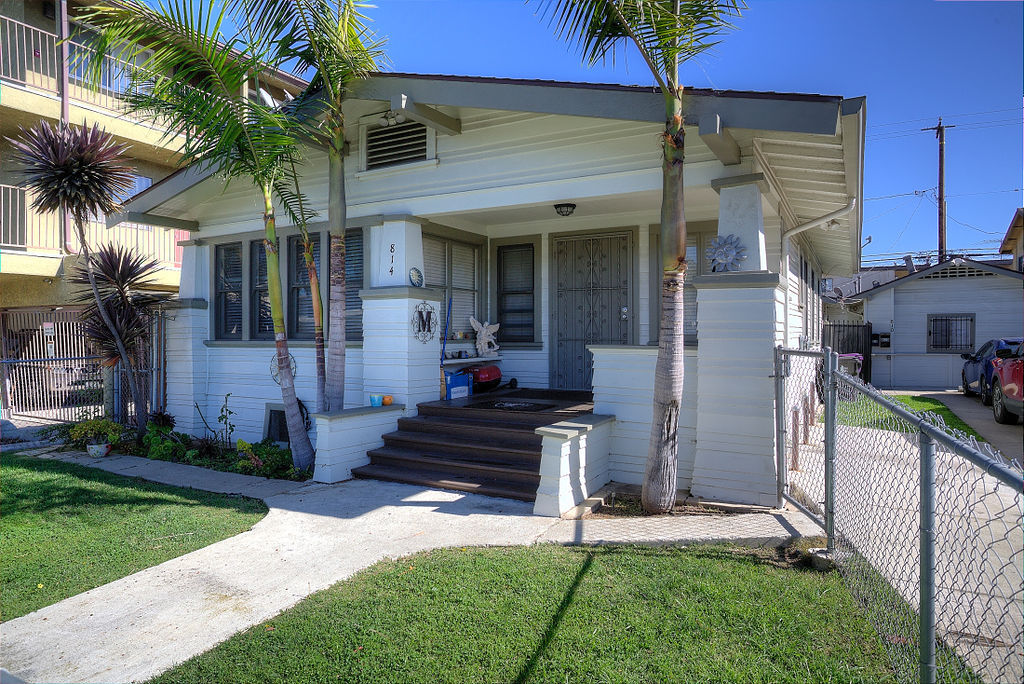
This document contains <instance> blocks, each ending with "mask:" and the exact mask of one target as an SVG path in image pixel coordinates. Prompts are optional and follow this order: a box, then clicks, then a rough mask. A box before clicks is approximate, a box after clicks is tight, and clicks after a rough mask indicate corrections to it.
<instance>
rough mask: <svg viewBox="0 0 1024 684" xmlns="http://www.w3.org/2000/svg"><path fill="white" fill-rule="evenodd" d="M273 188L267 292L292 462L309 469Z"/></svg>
mask: <svg viewBox="0 0 1024 684" xmlns="http://www.w3.org/2000/svg"><path fill="white" fill-rule="evenodd" d="M272 191H273V188H272V186H271V185H269V184H267V185H264V186H263V206H264V213H263V228H264V239H263V248H264V250H265V251H266V253H267V294H268V295H269V297H270V316H271V318H272V319H273V321H274V346H275V347H276V349H277V369H278V377H279V378H280V380H281V401H282V402H283V403H284V417H285V422H286V423H287V425H288V443H289V446H290V447H291V450H292V463H293V464H294V465H295V468H296V470H309V469H310V468H312V467H313V461H314V455H313V444H312V443H311V442H310V441H309V434H308V433H307V432H306V426H305V424H304V421H303V420H302V413H301V412H300V411H299V400H298V398H297V397H296V396H295V376H293V375H292V364H291V355H290V354H289V353H288V336H287V334H285V327H284V306H283V296H282V294H281V263H280V261H279V259H278V253H277V225H276V220H275V217H274V203H273V195H272Z"/></svg>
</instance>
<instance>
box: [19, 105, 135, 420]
mask: <svg viewBox="0 0 1024 684" xmlns="http://www.w3.org/2000/svg"><path fill="white" fill-rule="evenodd" d="M10 142H11V143H12V144H13V145H14V154H13V159H14V161H15V162H16V163H19V164H20V165H21V166H22V169H21V173H22V174H24V176H25V180H24V181H23V183H22V185H23V186H25V187H26V188H28V189H30V190H32V192H33V197H34V198H33V200H32V208H33V209H35V210H37V211H41V212H45V213H51V212H55V211H62V212H64V213H65V214H66V215H67V216H70V217H71V220H72V222H73V223H74V225H75V231H76V232H77V233H78V241H79V244H80V245H81V249H82V260H83V261H84V270H85V273H84V279H85V283H87V284H88V285H89V287H90V289H91V290H92V299H93V301H94V303H95V306H96V311H95V313H96V315H97V318H98V319H99V325H94V326H93V327H94V328H96V329H97V330H96V332H97V334H104V333H105V335H104V336H105V338H106V339H107V341H108V342H109V343H110V346H111V347H113V350H114V351H116V354H117V356H118V357H120V359H122V360H123V362H124V363H125V365H126V366H127V367H128V371H129V372H128V387H129V390H130V391H131V394H132V402H133V403H134V404H135V423H136V428H137V429H138V432H139V434H140V435H141V434H142V433H143V432H144V431H145V429H146V422H147V417H148V415H149V414H148V411H147V407H146V397H145V395H144V394H143V392H142V388H141V386H140V384H139V380H138V376H137V374H136V372H135V364H134V359H135V357H134V356H132V355H130V354H129V353H128V347H127V345H126V341H125V339H124V338H123V336H122V335H121V330H120V329H119V327H118V325H117V324H116V321H115V320H114V318H112V317H111V312H110V311H109V310H108V308H107V307H105V306H104V305H103V301H104V298H103V296H102V294H101V292H100V287H99V284H98V283H97V276H96V268H95V261H94V259H93V255H92V252H91V250H90V247H89V240H88V238H87V236H86V233H85V224H86V223H87V222H88V221H89V217H91V216H102V215H104V214H108V213H111V212H115V211H117V210H118V209H119V207H120V202H119V201H118V198H119V197H123V196H124V195H126V194H127V193H128V192H129V191H130V190H131V188H132V187H133V184H134V180H135V173H134V170H133V169H132V167H131V166H128V165H127V164H126V163H125V160H124V153H125V152H126V151H127V149H128V145H126V144H124V143H119V142H117V141H116V140H115V139H114V137H113V136H112V135H110V134H109V133H107V132H106V131H104V130H102V129H101V128H100V127H99V125H97V124H94V125H93V127H92V128H89V127H88V126H85V125H83V126H82V127H76V126H72V125H70V124H68V123H67V122H65V121H61V122H60V123H58V124H57V125H56V126H51V125H50V124H49V123H47V122H46V121H40V122H39V123H38V124H36V125H35V126H34V127H33V128H31V129H29V130H25V129H24V128H22V129H21V136H20V139H18V140H14V139H11V140H10ZM100 326H102V327H100Z"/></svg>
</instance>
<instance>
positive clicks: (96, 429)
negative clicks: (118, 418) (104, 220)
mask: <svg viewBox="0 0 1024 684" xmlns="http://www.w3.org/2000/svg"><path fill="white" fill-rule="evenodd" d="M123 432H124V426H123V425H121V424H120V423H115V422H114V421H112V420H108V419H106V418H97V419H94V420H83V421H82V422H81V423H78V424H77V425H75V426H74V427H72V428H71V432H70V435H71V440H72V443H73V444H76V445H82V444H84V445H85V448H86V450H87V451H88V452H89V455H90V456H92V457H93V458H99V457H101V456H106V455H107V454H109V453H110V450H111V449H113V448H114V445H115V444H117V443H118V442H119V441H120V440H121V435H122V434H123Z"/></svg>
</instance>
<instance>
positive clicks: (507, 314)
mask: <svg viewBox="0 0 1024 684" xmlns="http://www.w3.org/2000/svg"><path fill="white" fill-rule="evenodd" d="M533 259H534V254H533V245H532V244H528V245H509V246H507V247H498V264H497V268H498V311H497V314H498V323H500V324H501V327H500V328H499V329H498V340H500V341H503V342H533V340H534V292H533V284H534V279H533V278H534V273H533V269H534V261H533Z"/></svg>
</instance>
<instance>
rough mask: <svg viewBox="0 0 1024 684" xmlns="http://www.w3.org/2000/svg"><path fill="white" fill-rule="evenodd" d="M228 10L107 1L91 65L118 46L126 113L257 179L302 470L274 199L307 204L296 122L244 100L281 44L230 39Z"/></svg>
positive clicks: (293, 439) (98, 15) (295, 455)
mask: <svg viewBox="0 0 1024 684" xmlns="http://www.w3.org/2000/svg"><path fill="white" fill-rule="evenodd" d="M227 19H228V13H227V6H226V5H225V4H221V5H220V6H219V7H218V6H216V5H215V4H214V3H213V2H212V1H210V2H207V0H168V1H167V2H165V3H163V4H161V5H160V6H159V8H157V9H152V8H150V7H148V6H146V5H143V4H141V3H138V2H131V1H128V2H120V1H119V2H116V3H110V4H101V5H98V6H95V7H94V8H92V10H91V11H89V12H88V17H87V20H88V21H90V22H91V23H92V24H93V25H94V26H96V27H97V28H98V29H100V30H101V34H100V37H99V39H98V40H97V41H96V44H95V47H96V52H95V53H94V56H93V60H92V62H91V63H90V70H91V73H92V76H93V80H94V82H95V81H98V70H99V68H100V62H101V59H102V57H103V56H104V55H105V54H107V53H108V52H110V51H111V50H116V51H117V53H118V54H119V55H120V56H121V57H122V59H124V60H125V61H126V62H128V63H132V64H135V65H137V66H136V68H135V70H134V71H133V72H132V73H131V74H130V78H131V84H130V86H131V87H129V88H128V91H127V93H126V94H125V102H126V104H127V106H128V108H129V110H131V111H134V112H137V113H141V114H143V115H145V116H148V117H150V118H152V119H153V120H154V121H157V122H159V124H160V126H162V127H163V128H164V129H165V130H166V131H167V133H166V136H167V137H168V138H170V137H173V136H181V140H182V143H181V148H180V149H179V153H180V155H181V159H180V164H182V165H191V164H196V165H198V166H200V167H203V168H212V169H213V170H214V171H215V172H216V173H218V174H219V175H221V176H222V177H225V178H227V179H229V180H231V179H239V178H244V179H248V180H250V181H251V182H252V183H253V185H254V186H255V187H256V189H257V190H258V192H259V194H260V196H261V197H262V203H263V228H264V239H263V245H264V250H265V252H266V259H267V286H268V287H267V289H268V295H269V297H268V298H269V300H270V311H271V318H272V320H273V326H274V340H275V345H276V350H277V361H278V370H279V378H280V382H281V396H282V400H283V403H284V410H285V419H286V422H287V426H288V437H289V442H290V446H291V450H292V459H293V461H294V463H295V467H296V468H297V469H299V470H308V469H309V468H310V467H312V465H313V460H314V455H313V447H312V444H311V443H310V440H309V435H308V434H307V432H306V429H305V426H304V424H303V419H302V415H301V413H300V410H299V403H298V399H297V398H296V396H295V379H294V376H293V374H292V369H291V357H290V354H289V352H288V338H287V333H286V331H285V324H284V308H283V296H282V288H281V267H280V262H279V257H278V239H277V220H276V214H275V208H274V198H275V197H278V198H279V199H281V200H282V201H283V203H284V205H285V208H286V210H287V211H288V213H290V214H291V215H292V217H293V219H298V218H304V216H303V213H304V210H303V207H302V206H300V204H299V202H298V199H299V198H298V197H297V193H296V192H295V191H293V190H292V185H293V184H292V183H290V182H289V173H290V170H291V169H293V168H294V165H295V164H296V162H297V161H299V159H300V154H299V149H298V144H297V142H296V134H295V126H296V124H295V119H294V117H292V116H290V115H289V114H288V113H287V112H285V111H282V110H281V109H279V108H274V107H270V106H268V105H265V104H263V103H262V102H260V101H259V100H258V98H256V99H253V98H248V97H245V96H244V93H245V92H246V91H247V88H248V84H249V83H250V81H252V80H253V79H254V78H255V79H256V88H255V89H254V92H258V87H259V74H262V73H264V72H265V71H268V70H272V69H274V68H276V66H277V65H278V63H279V62H278V61H277V53H276V52H275V50H274V48H275V46H274V45H272V44H271V43H270V42H268V41H266V40H263V39H261V38H260V37H259V36H258V35H257V34H256V33H255V32H253V31H251V30H249V27H245V28H244V29H243V31H242V32H241V33H239V34H236V35H235V36H233V37H230V38H228V37H226V36H225V35H223V32H222V28H223V27H224V26H225V21H226V20H227Z"/></svg>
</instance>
